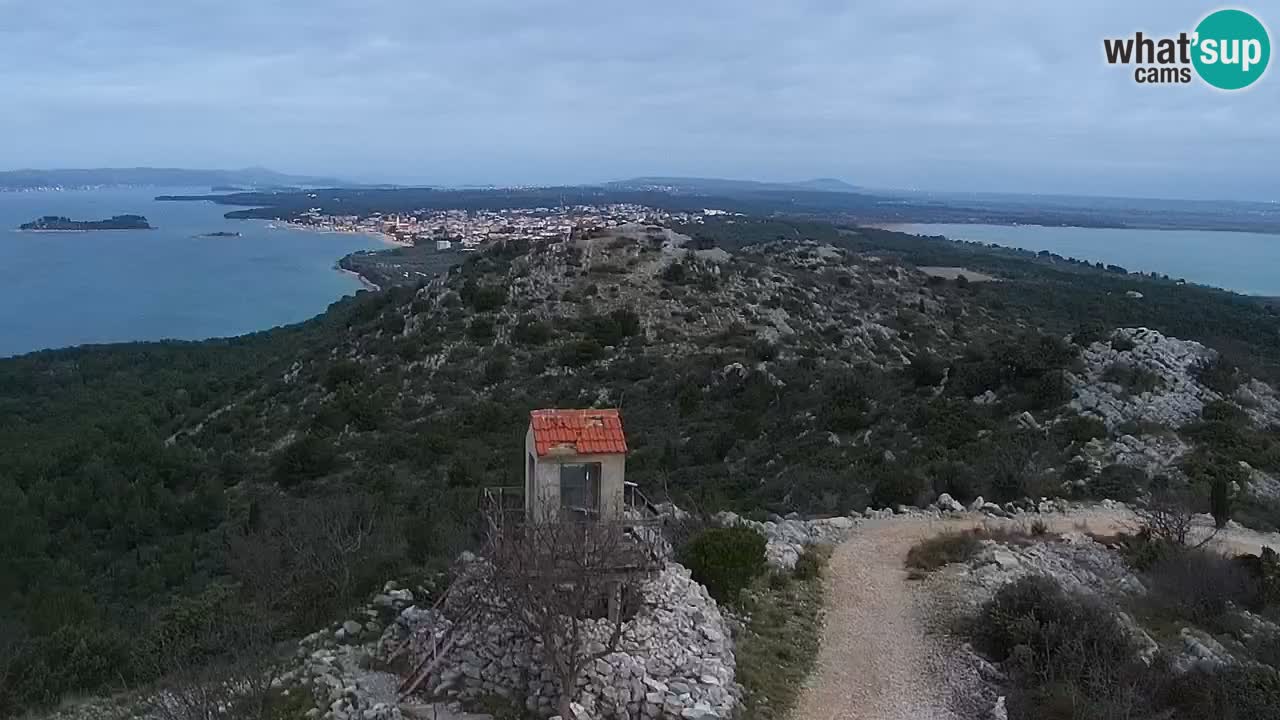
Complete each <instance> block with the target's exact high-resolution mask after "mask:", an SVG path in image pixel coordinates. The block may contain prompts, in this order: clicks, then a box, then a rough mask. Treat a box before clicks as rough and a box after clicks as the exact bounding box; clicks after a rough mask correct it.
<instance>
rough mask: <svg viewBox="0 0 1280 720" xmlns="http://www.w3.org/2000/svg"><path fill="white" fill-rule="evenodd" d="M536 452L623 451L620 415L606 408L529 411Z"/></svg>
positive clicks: (581, 453)
mask: <svg viewBox="0 0 1280 720" xmlns="http://www.w3.org/2000/svg"><path fill="white" fill-rule="evenodd" d="M529 424H530V425H531V426H533V444H534V446H535V447H536V448H537V451H538V456H539V457H542V456H544V455H548V454H550V453H551V452H552V451H553V450H555V451H559V452H568V453H575V454H578V455H598V454H607V453H625V452H626V451H627V438H626V436H625V435H623V434H622V418H621V417H620V416H619V415H618V411H617V410H616V409H609V410H534V411H533V412H530V413H529Z"/></svg>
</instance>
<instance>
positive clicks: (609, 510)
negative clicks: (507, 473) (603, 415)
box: [524, 426, 627, 520]
mask: <svg viewBox="0 0 1280 720" xmlns="http://www.w3.org/2000/svg"><path fill="white" fill-rule="evenodd" d="M524 452H525V458H524V468H525V472H524V475H525V477H524V511H525V516H526V517H528V518H529V519H531V520H549V519H555V518H557V517H559V514H560V466H561V465H574V464H579V463H599V464H600V517H601V519H605V520H616V519H618V518H620V517H622V510H623V507H624V503H625V495H626V484H625V483H626V479H627V456H626V455H624V454H622V453H613V454H608V455H578V454H576V453H552V454H550V455H546V456H543V457H538V451H537V448H536V446H535V445H534V443H533V427H532V426H531V427H530V428H529V429H528V430H527V431H526V432H525V438H524ZM531 459H532V462H530V460H531ZM530 470H532V473H533V474H532V475H530Z"/></svg>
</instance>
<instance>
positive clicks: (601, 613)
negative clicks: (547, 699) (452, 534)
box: [468, 513, 656, 718]
mask: <svg viewBox="0 0 1280 720" xmlns="http://www.w3.org/2000/svg"><path fill="white" fill-rule="evenodd" d="M489 520H490V522H489V533H488V538H487V542H486V544H485V548H484V553H483V554H484V559H485V561H486V562H485V563H484V565H483V567H482V568H481V569H479V570H478V571H477V573H476V578H475V582H474V583H473V584H472V586H471V588H470V590H469V593H468V594H469V595H470V596H471V598H472V600H473V601H474V602H476V603H478V604H479V605H480V606H481V607H483V608H485V609H486V610H487V611H488V612H489V613H491V614H494V615H499V616H501V617H505V618H509V619H510V620H511V621H513V622H515V623H517V624H519V625H520V626H521V627H522V628H523V629H524V630H525V632H527V633H528V634H529V636H530V637H532V638H535V639H536V640H538V641H540V642H541V643H542V646H543V649H544V654H545V659H546V662H547V663H548V665H549V666H550V668H551V670H552V672H553V673H555V676H556V679H557V680H558V681H559V685H560V701H559V710H560V715H561V717H564V718H571V717H573V715H572V714H571V709H570V703H571V701H572V700H573V694H574V692H575V690H576V688H577V683H578V678H579V676H580V675H581V674H582V671H583V669H584V668H586V667H587V666H588V665H589V664H591V663H593V662H595V661H596V660H597V659H599V658H602V657H604V656H606V655H609V654H610V653H612V652H615V651H616V650H617V649H618V646H619V643H620V642H621V641H622V640H623V638H624V636H625V630H626V628H627V619H628V616H629V614H630V613H629V607H628V606H633V605H634V604H635V603H636V602H637V601H638V599H639V598H640V586H641V584H642V583H643V581H644V579H645V576H646V574H647V572H648V571H650V570H652V569H653V568H654V567H655V557H656V556H655V555H654V552H653V551H654V548H653V546H652V543H653V538H654V536H653V535H651V534H648V533H645V532H637V531H636V530H637V528H635V527H633V526H631V525H628V524H625V523H621V522H611V521H603V520H601V521H582V520H566V519H560V518H556V519H552V520H550V521H546V522H529V523H525V522H510V521H504V520H503V518H502V517H501V516H500V515H494V514H492V513H490V514H489ZM645 529H647V528H640V530H645ZM600 628H605V629H607V637H601V635H602V633H601V630H600Z"/></svg>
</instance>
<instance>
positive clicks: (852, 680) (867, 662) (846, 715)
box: [793, 518, 972, 720]
mask: <svg viewBox="0 0 1280 720" xmlns="http://www.w3.org/2000/svg"><path fill="white" fill-rule="evenodd" d="M966 524H972V522H965V521H954V522H953V521H947V522H944V521H938V520H926V519H892V518H891V519H886V520H874V521H870V522H867V523H864V524H862V525H860V526H859V527H858V528H857V529H856V530H854V533H853V535H852V536H851V537H850V538H849V539H848V540H847V541H846V542H845V543H844V544H842V545H841V546H840V547H839V548H837V549H836V552H835V554H834V555H833V556H832V557H831V565H830V570H829V572H828V575H827V578H828V579H827V583H828V586H827V615H826V623H825V628H824V630H823V638H822V649H821V651H820V652H819V654H818V665H817V668H816V670H815V673H814V677H813V678H812V680H811V682H810V683H809V684H808V686H807V687H806V688H805V690H804V692H803V693H802V694H801V696H800V702H799V704H798V705H797V707H796V712H795V714H794V716H793V717H794V718H796V720H944V719H950V718H952V717H954V716H953V715H952V714H951V713H950V712H948V711H947V709H946V707H945V705H944V703H945V693H943V692H940V685H939V683H938V682H935V680H936V678H937V666H938V658H937V657H936V656H935V655H934V654H933V652H932V649H931V647H930V643H929V641H928V640H927V639H926V638H925V635H924V631H923V629H922V628H921V626H920V623H918V622H916V617H915V608H914V602H913V601H912V598H911V591H910V589H909V588H908V586H907V572H906V570H905V569H904V567H903V562H904V561H905V560H906V556H907V550H908V549H910V548H911V546H912V545H914V544H915V543H917V542H919V541H920V540H921V539H922V538H924V537H928V536H929V535H930V534H933V533H937V532H941V531H942V530H943V529H945V528H947V527H950V526H956V527H959V526H963V525H966Z"/></svg>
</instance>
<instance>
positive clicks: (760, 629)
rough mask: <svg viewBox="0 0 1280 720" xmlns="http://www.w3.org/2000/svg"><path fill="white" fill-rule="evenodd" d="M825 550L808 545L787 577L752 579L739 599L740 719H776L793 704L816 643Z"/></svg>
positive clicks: (819, 632)
mask: <svg viewBox="0 0 1280 720" xmlns="http://www.w3.org/2000/svg"><path fill="white" fill-rule="evenodd" d="M828 556H829V550H826V549H824V548H822V547H818V546H810V547H809V548H808V549H806V550H805V552H804V553H803V554H802V555H801V556H800V560H799V562H797V563H796V569H795V571H794V572H793V573H786V572H785V571H784V572H778V573H774V574H773V575H770V576H768V577H761V578H758V579H757V580H756V582H755V583H754V584H753V585H752V587H751V588H750V589H749V590H748V591H747V592H745V593H744V594H743V603H742V612H743V613H744V614H745V616H746V617H747V621H746V627H745V628H744V632H743V633H742V635H741V637H739V638H738V639H737V647H736V648H735V655H736V660H737V680H738V682H740V683H742V686H743V689H744V690H745V691H746V694H745V697H744V698H743V705H744V708H743V710H744V712H743V717H744V718H747V719H748V720H781V719H782V718H786V717H787V716H788V715H789V714H790V712H791V710H792V709H793V708H794V707H795V704H796V702H797V701H798V700H799V697H800V691H801V689H802V688H803V687H804V680H805V678H806V677H808V676H809V673H810V672H812V670H813V667H814V663H815V662H816V661H817V656H818V648H819V646H820V643H821V638H822V603H823V582H822V575H823V572H825V569H826V564H827V559H828Z"/></svg>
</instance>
